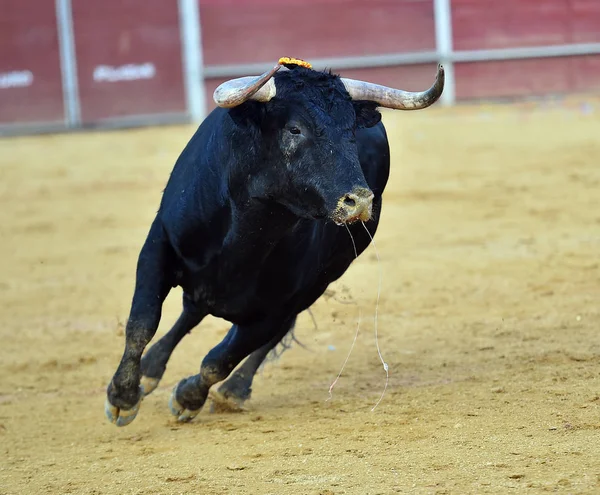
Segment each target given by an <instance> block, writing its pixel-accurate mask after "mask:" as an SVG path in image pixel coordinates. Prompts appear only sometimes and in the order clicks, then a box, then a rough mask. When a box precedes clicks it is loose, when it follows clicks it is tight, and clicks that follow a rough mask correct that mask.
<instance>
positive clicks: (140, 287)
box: [105, 220, 173, 426]
mask: <svg viewBox="0 0 600 495" xmlns="http://www.w3.org/2000/svg"><path fill="white" fill-rule="evenodd" d="M171 256H172V253H171V250H170V247H169V244H168V242H167V239H166V236H165V234H164V231H163V229H162V226H161V225H160V224H159V223H158V221H157V220H155V221H154V223H153V224H152V227H151V228H150V232H149V234H148V238H147V239H146V242H145V243H144V246H143V248H142V250H141V252H140V256H139V259H138V264H137V270H136V283H135V291H134V294H133V301H132V304H131V311H130V313H129V319H128V321H127V327H126V329H125V350H124V352H123V357H122V358H121V362H120V364H119V367H118V368H117V371H116V372H115V374H114V376H113V378H112V380H111V382H110V384H109V386H108V389H107V398H106V404H105V413H106V416H107V417H108V419H109V421H110V422H111V423H115V424H116V425H117V426H125V425H127V424H129V423H131V422H132V421H133V420H134V418H135V416H136V415H137V413H138V410H139V406H140V401H141V398H142V394H141V391H140V360H141V357H142V353H143V352H144V348H145V347H146V346H147V345H148V343H149V342H150V340H152V337H153V336H154V334H155V332H156V329H157V328H158V324H159V322H160V316H161V312H162V304H163V302H164V300H165V298H166V297H167V294H168V293H169V290H170V289H171V287H172V283H171V282H172V280H173V267H172V266H171V262H172V261H171V260H172V257H171Z"/></svg>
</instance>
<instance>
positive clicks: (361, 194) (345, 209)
mask: <svg viewBox="0 0 600 495" xmlns="http://www.w3.org/2000/svg"><path fill="white" fill-rule="evenodd" d="M372 214H373V193H372V192H371V191H370V190H369V189H366V188H364V187H355V188H354V189H352V192H350V193H347V194H344V195H343V196H342V197H341V198H340V199H339V200H338V203H337V207H336V209H335V211H334V213H333V215H332V219H333V221H334V222H335V223H336V224H338V225H344V224H349V223H354V222H358V221H359V220H360V221H362V222H366V221H368V220H370V219H371V215H372Z"/></svg>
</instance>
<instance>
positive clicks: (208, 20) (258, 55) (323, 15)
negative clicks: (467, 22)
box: [200, 0, 435, 65]
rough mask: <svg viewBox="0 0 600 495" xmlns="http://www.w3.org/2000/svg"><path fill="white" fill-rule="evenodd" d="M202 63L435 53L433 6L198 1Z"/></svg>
mask: <svg viewBox="0 0 600 495" xmlns="http://www.w3.org/2000/svg"><path fill="white" fill-rule="evenodd" d="M200 17H201V20H202V42H203V46H204V63H205V64H206V65H223V64H235V63H249V62H270V61H273V62H276V61H277V60H278V59H279V57H284V56H289V57H299V58H304V59H307V60H310V59H314V58H327V57H340V56H350V55H378V54H383V53H398V52H410V51H419V50H434V49H435V36H434V20H433V2H432V0H416V1H415V0H368V1H365V0H287V1H277V0H201V1H200Z"/></svg>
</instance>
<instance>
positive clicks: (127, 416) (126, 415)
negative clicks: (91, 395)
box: [104, 398, 142, 426]
mask: <svg viewBox="0 0 600 495" xmlns="http://www.w3.org/2000/svg"><path fill="white" fill-rule="evenodd" d="M141 403H142V400H141V399H140V401H139V402H138V403H137V404H136V405H135V406H133V407H132V408H131V409H121V408H118V407H116V406H113V405H112V404H111V403H110V401H109V400H108V398H107V399H106V401H105V402H104V414H106V417H107V418H108V420H109V421H110V422H111V423H112V424H114V425H117V426H127V425H128V424H129V423H131V422H132V421H133V420H134V419H135V417H136V416H137V413H138V412H139V410H140V404H141Z"/></svg>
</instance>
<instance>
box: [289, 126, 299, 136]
mask: <svg viewBox="0 0 600 495" xmlns="http://www.w3.org/2000/svg"><path fill="white" fill-rule="evenodd" d="M288 131H289V132H290V134H294V135H298V134H302V131H301V130H300V129H298V128H297V127H290V128H289V129H288Z"/></svg>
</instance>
